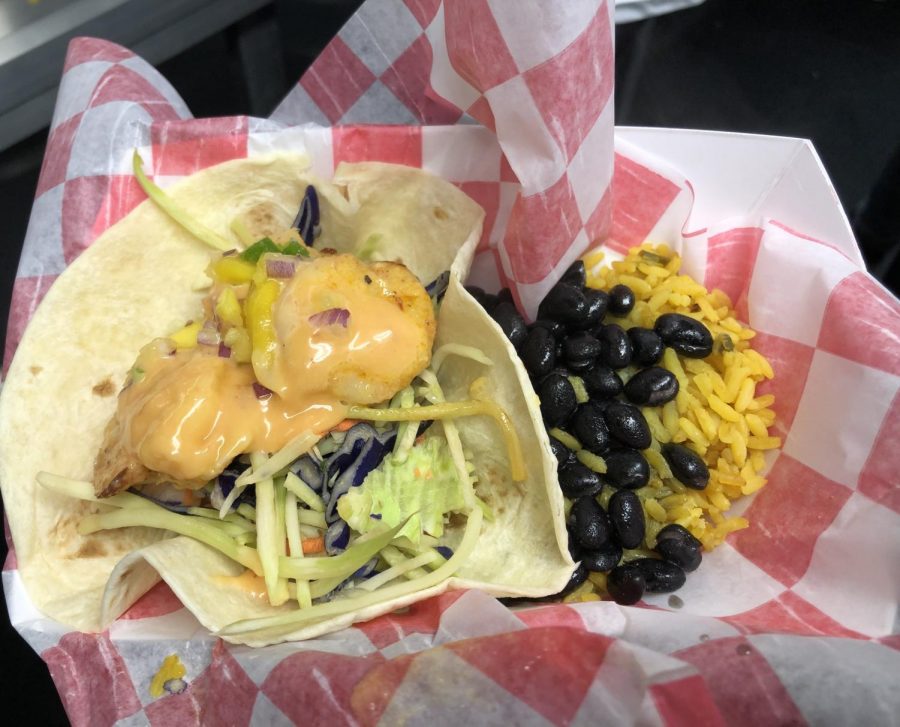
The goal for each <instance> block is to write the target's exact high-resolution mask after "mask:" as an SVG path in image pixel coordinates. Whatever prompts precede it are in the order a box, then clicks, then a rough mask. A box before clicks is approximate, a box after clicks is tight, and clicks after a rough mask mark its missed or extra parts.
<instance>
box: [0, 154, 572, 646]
mask: <svg viewBox="0 0 900 727" xmlns="http://www.w3.org/2000/svg"><path fill="white" fill-rule="evenodd" d="M135 171H136V174H137V176H138V179H139V180H140V182H141V184H142V185H143V186H144V188H145V190H147V191H148V193H149V194H150V196H151V197H152V199H151V200H147V201H145V202H143V203H142V204H141V205H139V206H138V207H137V208H136V209H135V210H134V211H132V212H131V213H130V214H129V215H128V216H127V217H126V218H124V219H123V220H122V221H120V222H119V223H117V224H116V225H114V226H113V227H111V228H110V229H109V230H107V231H106V232H105V233H104V234H103V235H102V236H101V237H100V238H99V239H98V240H97V241H96V242H95V243H94V244H93V245H92V246H91V247H90V248H89V249H88V250H87V251H85V253H84V254H82V255H81V256H80V257H79V258H78V259H77V260H76V261H75V262H74V263H73V264H72V265H71V266H70V267H69V268H68V269H67V270H66V271H65V272H64V273H63V274H62V275H61V276H60V278H59V279H58V280H57V281H56V283H55V284H54V285H53V287H52V288H51V289H50V291H49V292H48V293H47V296H46V298H45V300H44V301H43V303H42V304H41V305H40V307H39V308H38V310H37V311H36V313H35V315H34V317H33V319H32V321H31V323H30V325H29V327H28V329H27V331H26V333H25V335H24V336H23V338H22V342H21V343H20V345H19V348H18V350H17V353H16V356H15V358H14V360H13V362H12V365H11V367H10V370H9V375H8V377H7V380H6V383H5V385H4V388H3V392H2V397H0V487H2V493H3V498H4V503H5V506H6V510H7V515H8V519H9V523H10V528H11V532H12V536H13V540H14V543H15V547H16V552H17V558H18V568H19V572H20V574H21V577H22V579H23V581H24V584H25V586H26V589H27V590H28V593H29V595H30V596H31V598H32V600H33V601H34V603H35V605H36V606H37V607H38V608H39V609H40V610H41V611H43V612H44V613H45V614H46V615H48V616H50V617H52V618H55V619H57V620H59V621H61V622H63V623H65V624H67V625H69V626H72V627H74V628H78V629H81V630H88V631H93V630H99V629H102V628H104V627H105V626H106V625H107V624H109V623H110V622H111V621H112V620H114V619H115V618H117V617H118V616H119V615H120V614H121V613H123V612H124V611H125V610H126V609H127V608H128V607H129V606H130V605H131V604H132V603H134V601H136V600H137V599H138V598H139V597H140V596H141V595H142V594H143V593H144V592H146V591H147V590H148V589H149V588H150V587H152V586H153V585H154V584H155V583H156V582H157V581H158V580H159V579H160V578H162V579H164V580H165V581H166V582H167V583H168V584H169V586H170V587H171V588H172V590H173V591H174V592H175V593H176V595H177V596H178V597H179V598H180V599H181V601H182V603H184V605H185V606H186V607H187V608H188V609H190V610H191V611H192V612H193V613H194V614H195V615H196V617H197V618H198V619H199V621H200V622H201V623H202V624H203V625H204V626H206V627H208V628H209V629H211V630H213V631H215V632H218V633H220V634H221V635H222V636H223V638H226V639H228V640H230V641H235V642H240V643H246V644H250V645H262V644H266V643H273V642H278V641H282V640H295V639H303V638H309V637H312V636H315V635H318V634H322V633H325V632H329V631H334V630H337V629H340V628H343V627H346V626H348V625H350V624H352V623H354V622H358V621H362V620H367V619H370V618H373V617H375V616H377V615H379V614H382V613H386V612H389V611H392V610H394V609H396V608H399V607H402V606H404V605H407V604H409V603H412V602H414V601H417V600H421V599H424V598H427V597H429V596H431V595H434V594H436V593H440V592H442V591H444V590H447V589H451V588H481V589H484V590H486V591H488V592H490V593H492V594H495V595H498V596H529V597H538V596H545V595H549V594H552V593H556V592H558V591H560V590H561V589H562V588H563V587H564V586H565V585H566V583H567V581H568V579H569V576H570V574H571V573H572V570H573V568H574V563H573V562H572V560H571V557H570V556H569V554H568V551H567V548H566V534H565V525H564V515H563V501H562V497H561V495H560V493H559V488H558V487H557V486H556V482H555V465H554V459H553V455H552V452H551V450H550V446H549V442H548V439H547V435H546V433H545V432H544V429H543V426H542V423H541V419H540V415H539V411H538V402H537V400H536V397H535V395H534V392H533V390H532V389H531V385H530V383H529V382H528V377H527V374H526V372H525V370H524V369H523V367H522V365H521V363H520V362H519V360H518V358H517V357H516V355H515V351H514V349H513V348H512V347H511V345H510V344H509V343H508V342H507V340H506V339H505V337H504V336H503V333H502V331H501V330H500V328H499V327H498V326H497V325H496V324H495V323H494V322H493V321H492V320H491V319H490V318H489V317H488V316H487V315H486V314H485V313H484V311H483V309H482V308H481V307H480V306H479V305H478V303H477V302H476V301H475V300H474V299H473V298H472V297H471V296H470V295H469V294H468V293H467V292H466V291H465V290H464V288H463V287H462V283H461V281H462V280H463V279H464V278H465V276H466V274H467V272H468V267H469V264H470V262H471V259H472V256H473V254H474V249H475V245H476V244H477V240H478V239H479V237H480V232H481V222H482V217H483V212H482V211H481V209H480V208H479V207H478V206H477V205H476V204H475V203H474V202H472V201H471V200H470V199H469V198H468V197H467V196H466V195H464V194H463V193H462V192H460V191H459V190H458V189H456V188H455V187H454V186H453V185H451V184H449V183H447V182H445V181H443V180H441V179H438V178H436V177H434V176H432V175H429V174H427V173H425V172H422V171H421V170H417V169H411V168H406V167H401V166H396V165H387V164H378V163H361V164H344V165H341V166H340V167H338V169H337V170H336V173H335V175H334V178H333V179H332V180H330V181H327V182H326V181H323V180H320V179H317V178H316V177H315V176H314V175H313V174H311V173H310V172H309V170H308V164H307V162H306V160H305V158H303V157H301V156H299V155H290V154H281V155H272V156H267V157H259V158H253V159H246V160H237V161H232V162H226V163H224V164H220V165H218V166H215V167H211V168H208V169H206V170H204V171H201V172H198V173H196V174H194V175H192V176H191V177H189V178H187V179H185V180H184V181H182V182H180V183H179V184H177V185H175V186H174V187H172V189H171V190H169V191H168V192H162V191H161V190H159V189H158V188H156V187H155V186H154V185H153V184H152V183H151V182H150V181H149V180H147V179H146V177H144V176H143V172H142V170H141V167H140V164H139V158H138V157H137V156H136V166H135ZM298 200H299V201H300V209H299V212H298V210H297V206H298ZM205 243H206V244H205ZM211 246H212V247H215V248H218V249H217V250H213V249H212V247H211Z"/></svg>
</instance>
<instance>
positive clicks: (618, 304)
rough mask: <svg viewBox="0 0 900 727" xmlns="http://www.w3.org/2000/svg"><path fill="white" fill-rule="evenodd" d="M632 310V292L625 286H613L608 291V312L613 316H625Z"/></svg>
mask: <svg viewBox="0 0 900 727" xmlns="http://www.w3.org/2000/svg"><path fill="white" fill-rule="evenodd" d="M632 308H634V291H633V290H632V289H631V288H629V287H628V286H627V285H614V286H613V287H612V289H610V291H609V312H610V313H612V314H613V315H614V316H619V317H620V318H621V317H622V316H627V315H628V314H629V313H631V309H632Z"/></svg>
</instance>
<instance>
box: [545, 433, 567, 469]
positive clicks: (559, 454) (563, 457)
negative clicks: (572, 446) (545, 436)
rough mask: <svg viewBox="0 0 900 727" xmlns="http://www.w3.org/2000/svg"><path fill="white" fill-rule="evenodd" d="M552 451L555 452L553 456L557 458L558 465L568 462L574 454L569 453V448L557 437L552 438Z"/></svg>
mask: <svg viewBox="0 0 900 727" xmlns="http://www.w3.org/2000/svg"><path fill="white" fill-rule="evenodd" d="M550 449H552V450H553V456H554V457H556V463H557V465H562V464H565V463H566V462H568V461H569V455H570V454H572V452H571V451H569V448H568V447H567V446H566V445H565V444H563V443H562V442H560V441H559V440H558V439H557V438H556V437H550Z"/></svg>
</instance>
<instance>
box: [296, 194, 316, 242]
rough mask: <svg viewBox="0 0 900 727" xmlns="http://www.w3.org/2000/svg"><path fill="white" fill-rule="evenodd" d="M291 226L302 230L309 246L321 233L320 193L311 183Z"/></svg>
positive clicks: (301, 233)
mask: <svg viewBox="0 0 900 727" xmlns="http://www.w3.org/2000/svg"><path fill="white" fill-rule="evenodd" d="M291 227H293V228H295V229H297V230H298V231H299V232H300V237H301V238H303V242H304V243H305V244H306V245H307V246H308V247H312V244H313V242H314V241H315V239H316V237H317V236H318V234H319V195H318V194H316V188H315V187H313V186H312V185H311V184H310V185H309V186H308V187H307V188H306V192H305V193H304V195H303V199H302V201H301V202H300V210H299V211H298V212H297V216H296V217H295V218H294V222H293V224H292V225H291Z"/></svg>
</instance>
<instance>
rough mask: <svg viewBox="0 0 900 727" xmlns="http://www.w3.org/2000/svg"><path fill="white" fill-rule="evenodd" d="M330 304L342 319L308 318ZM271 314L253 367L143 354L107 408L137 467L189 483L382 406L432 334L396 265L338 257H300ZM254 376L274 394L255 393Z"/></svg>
mask: <svg viewBox="0 0 900 727" xmlns="http://www.w3.org/2000/svg"><path fill="white" fill-rule="evenodd" d="M330 308H343V309H346V310H348V311H349V313H350V315H349V318H348V319H347V322H346V323H347V325H346V326H342V325H339V324H337V325H334V324H333V325H322V324H316V323H315V322H313V321H310V316H314V315H315V314H317V313H320V312H322V311H323V310H327V309H330ZM272 318H273V321H274V328H275V344H276V345H274V346H273V347H272V350H271V352H270V355H269V356H268V357H266V358H265V359H263V362H262V363H259V362H258V361H257V360H256V359H254V365H253V366H251V365H250V364H239V363H236V362H235V361H233V360H232V359H226V358H220V357H218V355H217V351H216V349H215V348H214V347H207V346H198V347H197V348H193V349H187V350H179V351H177V352H176V353H175V354H172V355H163V354H160V353H158V350H159V347H158V346H148V347H147V348H146V349H145V350H144V351H143V352H142V354H141V356H140V357H139V359H138V364H139V366H140V368H141V369H142V370H143V372H144V375H143V377H142V378H141V379H140V380H139V381H137V382H136V383H134V384H132V385H131V386H130V387H128V388H127V389H125V390H124V391H123V392H122V394H121V395H120V397H119V410H118V415H119V417H120V418H121V419H122V422H123V425H124V436H125V437H126V445H127V446H128V447H129V449H130V450H131V451H133V452H135V453H136V455H137V456H138V458H139V459H140V461H141V462H142V463H143V464H144V465H145V466H146V467H148V468H149V469H151V470H154V471H157V472H162V473H164V474H166V475H169V476H171V477H172V478H174V479H176V480H179V481H181V482H182V483H183V484H185V485H186V486H193V487H199V486H202V484H203V483H204V482H205V481H207V480H210V479H212V478H213V477H215V476H216V475H218V474H219V473H220V472H221V471H222V470H223V469H224V468H225V467H226V466H227V465H228V463H229V462H230V461H231V460H232V459H233V458H234V457H236V456H237V455H239V454H242V453H245V452H275V451H277V450H279V449H281V448H282V447H284V446H285V445H286V444H287V443H288V442H290V441H291V440H292V439H294V438H295V437H297V436H298V435H300V434H301V433H304V432H314V433H316V434H319V435H322V434H325V433H326V432H328V431H329V430H330V429H332V428H333V427H335V426H336V425H338V424H339V423H340V422H341V421H342V420H343V419H344V418H345V417H346V413H347V407H348V405H351V404H373V403H376V402H380V401H384V400H385V399H388V398H390V397H391V396H393V394H394V393H396V392H397V391H399V390H400V389H401V388H403V387H405V386H407V385H408V384H409V383H410V381H412V379H413V377H414V376H415V375H416V374H417V373H418V372H419V371H421V370H422V369H423V368H424V367H425V366H426V365H427V364H428V361H429V359H430V355H431V345H432V342H433V338H434V329H435V322H434V312H433V309H432V306H431V300H430V298H429V297H428V294H427V293H426V292H425V290H424V288H423V287H422V286H421V284H420V283H419V282H418V280H416V279H415V278H414V277H413V276H412V274H411V273H409V271H407V270H406V268H403V267H402V266H397V265H393V264H389V263H382V264H375V265H373V266H369V265H366V264H364V263H362V262H360V261H358V260H357V259H356V258H353V257H352V256H349V255H335V256H323V257H319V258H315V259H314V260H312V261H310V262H305V263H302V264H300V265H299V266H298V269H297V272H296V274H295V275H294V277H293V278H291V279H290V280H289V281H286V282H285V283H284V284H283V289H282V291H281V293H280V295H279V297H278V299H277V301H276V303H275V305H274V308H273V311H272ZM255 381H259V382H261V383H262V384H263V385H265V386H266V387H268V388H269V389H271V390H272V391H273V392H274V393H273V394H272V395H271V396H268V397H266V398H261V399H260V398H257V396H256V393H255V392H254V389H253V383H254V382H255ZM185 481H190V485H187V483H186V482H185Z"/></svg>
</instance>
